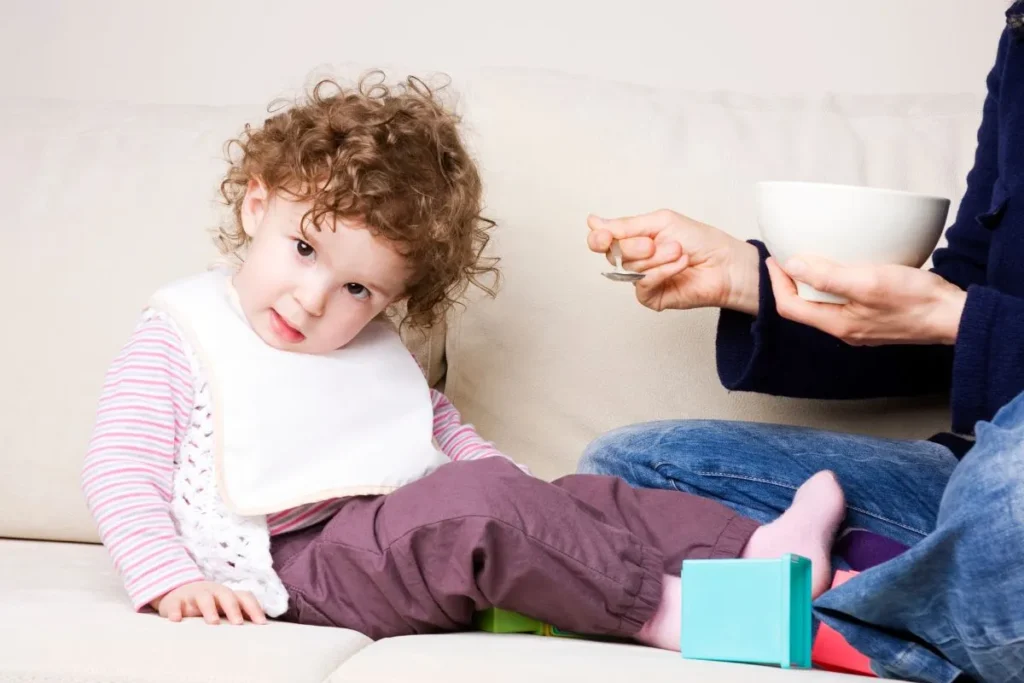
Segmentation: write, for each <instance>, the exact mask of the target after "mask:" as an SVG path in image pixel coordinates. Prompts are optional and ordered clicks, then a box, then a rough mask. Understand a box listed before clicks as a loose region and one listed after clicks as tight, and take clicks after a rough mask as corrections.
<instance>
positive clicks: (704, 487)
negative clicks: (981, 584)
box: [578, 420, 957, 545]
mask: <svg viewBox="0 0 1024 683" xmlns="http://www.w3.org/2000/svg"><path fill="white" fill-rule="evenodd" d="M956 465H957V459H956V457H955V456H954V455H953V454H952V453H951V452H950V451H949V450H948V449H947V448H945V447H944V446H940V445H938V444H935V443H932V442H930V441H899V440H892V439H880V438H874V437H868V436H856V435H850V434H839V433H834V432H826V431H821V430H813V429H806V428H801V427H787V426H780V425H767V424H757V423H745V422H720V421H709V420H679V421H663V422H653V423H646V424H640V425H633V426H630V427H625V428H622V429H618V430H615V431H612V432H609V433H608V434H605V435H603V436H602V437H600V438H598V439H597V440H596V441H594V442H593V443H592V444H590V446H589V447H588V448H587V450H586V452H585V453H584V455H583V458H582V459H581V461H580V464H579V470H578V471H580V472H584V473H595V474H608V475H614V476H618V477H621V478H623V479H625V480H626V481H627V482H629V483H631V484H633V485H634V486H643V487H652V488H662V489H673V490H677V491H684V492H687V493H691V494H694V495H698V496H702V497H707V498H712V499H714V500H719V501H721V502H723V503H725V504H726V505H728V506H729V507H730V508H732V509H733V510H735V511H737V512H739V513H740V514H742V515H744V516H746V517H749V518H751V519H755V520H757V521H759V522H769V521H771V520H773V519H775V518H776V517H777V516H778V515H779V514H781V513H782V512H783V511H784V510H785V509H786V508H787V507H789V505H790V504H791V503H792V500H793V494H794V492H795V491H796V489H797V488H798V487H799V486H800V485H801V484H802V483H803V482H804V481H806V480H807V478H808V477H810V476H811V475H813V474H814V473H815V472H818V471H821V470H830V471H832V472H834V473H835V475H836V477H837V478H838V480H839V483H840V485H841V486H842V488H843V491H844V493H845V494H846V502H847V518H846V524H847V525H849V526H852V527H858V528H864V529H869V530H871V531H874V532H877V533H879V534H882V535H884V536H887V537H889V538H892V539H895V540H897V541H900V542H902V543H904V544H906V545H913V544H914V543H916V542H917V541H919V540H921V539H922V538H924V536H925V535H926V534H928V533H929V532H930V531H931V530H932V529H933V528H934V527H935V519H936V517H937V515H938V510H939V502H940V500H941V499H942V492H943V490H944V489H945V486H946V483H947V482H948V480H949V477H950V476H951V475H952V473H953V470H954V468H955V467H956Z"/></svg>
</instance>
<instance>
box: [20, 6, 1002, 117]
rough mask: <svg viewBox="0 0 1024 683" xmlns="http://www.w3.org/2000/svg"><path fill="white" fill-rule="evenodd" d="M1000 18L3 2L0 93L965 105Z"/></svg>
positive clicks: (794, 9) (898, 11)
mask: <svg viewBox="0 0 1024 683" xmlns="http://www.w3.org/2000/svg"><path fill="white" fill-rule="evenodd" d="M1008 4H1009V0H857V1H856V2H849V0H770V1H766V0H730V1H728V2H726V1H723V0H696V1H685V2H680V1H678V0H631V1H630V2H611V0H600V1H595V0H568V1H560V0H517V1H516V2H508V3H496V2H493V1H492V0H434V1H430V2H426V1H424V0H401V1H395V0H391V1H388V0H378V1H375V2H365V1H362V0H360V1H354V0H330V1H318V0H297V1H294V2H281V1H280V0H275V1H273V2H270V1H267V0H249V1H247V2H243V1H239V0H175V1H173V2H166V1H163V0H160V1H156V0H135V1H131V2H130V1H128V0H2V1H0V8H2V11H3V20H2V21H0V84H2V86H0V87H2V89H3V90H4V91H6V92H7V93H8V94H15V95H32V96H36V95H37V96H44V97H54V96H56V97H69V98H75V99H80V98H86V99H101V100H108V99H114V100H121V99H127V100H134V101H139V102H174V103H205V104H231V103H251V102H260V103H261V102H263V101H264V100H266V99H267V97H268V93H271V92H275V93H276V92H278V91H280V90H282V89H284V88H289V87H294V86H295V85H296V82H297V81H300V80H301V79H302V78H303V76H304V75H305V74H306V73H307V71H308V70H309V69H310V68H312V67H314V66H316V65H319V64H324V63H338V62H348V61H354V62H359V63H365V64H371V65H377V64H383V63H389V62H390V63H396V64H412V65H416V66H417V67H420V68H430V69H436V70H444V71H448V72H449V73H452V74H453V75H458V74H459V73H461V72H463V71H466V70H471V69H473V68H474V67H478V66H510V67H531V68H544V69H551V70H556V71H564V72H567V73H572V74H579V75H593V76H598V77H601V78H607V79H610V80H617V81H628V82H636V83H643V84H649V85H659V86H671V87H679V88H693V89H697V90H719V89H721V90H737V91H744V92H750V93H773V94H779V93H783V92H802V93H808V92H821V91H837V92H857V93H886V94H893V93H911V92H914V93H920V92H944V93H950V92H978V91H980V89H981V88H982V87H983V78H984V75H985V72H986V71H987V69H988V68H989V66H990V65H991V61H992V59H993V57H994V54H995V43H996V38H997V36H998V35H999V31H1000V29H1001V26H1002V24H1003V12H1004V10H1005V8H1006V7H1007V6H1008ZM602 7H603V8H604V9H601V8H602ZM612 8H614V9H612ZM767 65H770V67H768V66H767Z"/></svg>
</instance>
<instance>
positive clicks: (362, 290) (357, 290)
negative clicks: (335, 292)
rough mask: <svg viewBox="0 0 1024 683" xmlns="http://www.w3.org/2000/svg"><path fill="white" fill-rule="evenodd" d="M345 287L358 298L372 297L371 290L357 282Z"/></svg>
mask: <svg viewBox="0 0 1024 683" xmlns="http://www.w3.org/2000/svg"><path fill="white" fill-rule="evenodd" d="M345 289H347V290H348V293H349V294H351V295H352V296H354V297H355V298H357V299H368V298H369V297H370V290H368V289H367V288H366V287H363V286H362V285H360V284H357V283H355V282H350V283H348V284H347V285H345Z"/></svg>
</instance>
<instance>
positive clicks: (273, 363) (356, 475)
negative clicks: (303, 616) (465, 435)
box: [150, 271, 447, 616]
mask: <svg viewBox="0 0 1024 683" xmlns="http://www.w3.org/2000/svg"><path fill="white" fill-rule="evenodd" d="M150 307H151V309H152V310H154V311H159V312H161V313H162V314H164V315H166V316H168V317H169V318H170V319H171V320H172V322H173V323H174V324H175V326H176V327H177V328H178V329H179V331H180V333H181V335H182V338H183V340H184V341H185V343H186V346H187V347H189V356H190V360H191V362H192V365H193V368H192V369H193V377H194V378H195V379H196V386H195V391H194V395H195V402H194V405H193V410H192V415H191V418H190V424H189V428H188V430H187V434H186V438H185V441H184V443H183V444H182V446H181V448H180V449H179V452H178V455H177V461H176V469H175V476H174V495H173V502H172V513H173V515H174V517H175V521H176V523H177V524H178V527H179V530H180V533H181V536H182V539H183V541H184V542H185V544H186V546H187V547H188V548H189V551H190V552H191V553H192V555H193V557H194V558H195V560H196V562H197V564H198V565H199V567H200V569H201V570H202V571H203V573H204V576H205V577H206V578H207V579H208V580H210V581H215V582H217V583H221V584H224V585H226V586H229V587H231V588H234V589H241V590H249V591H251V592H252V593H253V594H254V595H255V597H256V598H257V599H258V600H259V601H260V603H261V605H262V606H263V608H264V610H265V611H266V612H267V614H268V615H269V616H279V615H280V614H282V613H283V612H284V611H285V609H286V608H287V600H288V598H287V593H286V591H285V589H284V586H283V585H281V583H280V580H279V579H278V577H277V575H276V574H275V573H274V571H273V567H272V561H271V558H270V537H269V532H268V529H267V523H266V518H265V517H264V515H266V514H269V513H272V512H279V511H282V510H287V509H291V508H294V507H298V506H300V505H303V504H308V503H314V502H318V501H321V500H326V499H330V498H341V497H346V496H352V495H369V494H381V493H387V492H390V491H392V490H394V489H395V488H397V487H399V486H402V485H403V484H405V483H409V482H411V481H414V480H416V479H419V478H420V477H422V476H425V475H426V474H427V473H429V472H430V471H432V470H433V469H435V468H436V467H438V466H440V465H441V464H443V463H445V462H447V459H446V458H445V457H444V456H443V455H441V454H440V453H439V452H438V450H437V449H436V447H435V444H434V442H433V439H432V428H433V409H432V405H431V401H430V394H429V388H428V387H427V384H426V380H425V378H424V377H423V374H422V372H421V371H420V369H419V366H418V365H417V364H416V361H415V360H414V359H413V357H412V355H411V354H410V353H409V352H408V350H407V349H406V348H405V346H404V345H403V344H402V342H401V339H400V337H399V336H398V334H397V332H395V331H394V329H393V328H392V327H391V326H390V325H389V324H388V323H386V322H383V321H374V322H372V323H371V324H370V325H368V326H367V328H365V329H364V330H363V332H361V333H360V334H359V335H358V336H357V337H356V339H355V340H353V341H352V342H351V343H350V344H349V345H347V346H346V347H345V348H343V349H339V350H338V351H335V352H333V353H330V354H324V355H317V356H313V355H309V354H298V353H289V352H285V351H279V350H277V349H273V348H271V347H269V346H268V345H266V344H265V343H264V342H263V341H262V340H261V339H260V338H259V337H258V335H256V333H255V332H254V331H253V330H252V328H251V327H249V325H248V323H247V322H246V320H245V317H244V315H243V314H242V312H241V309H240V308H239V307H238V305H237V302H236V300H235V299H234V292H233V289H232V288H231V285H230V275H229V273H227V272H225V271H212V272H209V273H204V274H202V275H199V276H195V277H191V278H188V279H185V280H181V281H179V282H176V283H173V284H171V285H170V286H168V287H165V288H163V289H161V290H160V291H159V292H158V293H157V294H156V295H154V297H153V298H152V300H151V302H150Z"/></svg>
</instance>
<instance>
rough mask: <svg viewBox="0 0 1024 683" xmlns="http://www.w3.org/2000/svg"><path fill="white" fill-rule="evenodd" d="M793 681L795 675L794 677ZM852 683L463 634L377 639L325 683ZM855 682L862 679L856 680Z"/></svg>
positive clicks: (565, 642)
mask: <svg viewBox="0 0 1024 683" xmlns="http://www.w3.org/2000/svg"><path fill="white" fill-rule="evenodd" d="M794 675H796V676H799V678H798V679H794ZM794 680H799V681H800V682H801V683H828V682H829V681H835V682H836V683H846V682H847V681H849V682H852V683H856V681H857V678H856V677H853V676H844V675H841V674H833V673H827V672H824V671H800V672H793V671H785V670H782V669H779V668H777V667H762V666H749V665H739V664H724V663H720V662H699V661H694V660H685V659H682V658H681V657H680V656H679V654H678V653H675V652H666V651H664V650H655V649H652V648H648V647H641V646H639V645H620V644H609V643H598V642H594V641H581V640H570V639H566V638H543V637H540V636H529V635H492V634H485V633H465V634H453V635H443V636H413V637H408V638H389V639H387V640H381V641H378V642H376V643H374V644H373V645H371V646H370V647H368V648H365V649H363V650H360V651H359V652H358V653H357V654H356V655H354V656H353V657H352V658H351V659H349V660H348V661H347V662H345V665H344V666H342V667H341V668H340V669H338V670H337V671H336V672H334V675H333V676H331V679H330V683H410V682H411V681H438V682H440V681H444V683H479V682H480V681H487V682H488V683H523V681H530V682H531V683H548V682H550V683H565V682H566V681H587V682H588V683H623V681H644V682H647V683H654V682H655V681H666V682H667V681H671V682H672V683H686V682H687V681H701V682H702V683H741V682H742V683H750V682H757V683H761V682H764V683H772V682H774V681H778V683H793V681H794ZM861 680H863V679H861Z"/></svg>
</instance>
